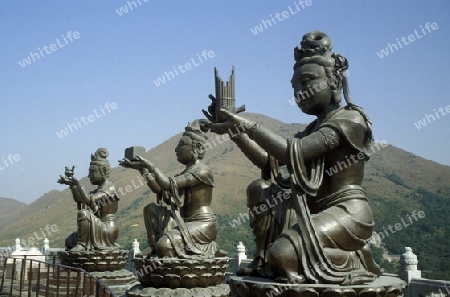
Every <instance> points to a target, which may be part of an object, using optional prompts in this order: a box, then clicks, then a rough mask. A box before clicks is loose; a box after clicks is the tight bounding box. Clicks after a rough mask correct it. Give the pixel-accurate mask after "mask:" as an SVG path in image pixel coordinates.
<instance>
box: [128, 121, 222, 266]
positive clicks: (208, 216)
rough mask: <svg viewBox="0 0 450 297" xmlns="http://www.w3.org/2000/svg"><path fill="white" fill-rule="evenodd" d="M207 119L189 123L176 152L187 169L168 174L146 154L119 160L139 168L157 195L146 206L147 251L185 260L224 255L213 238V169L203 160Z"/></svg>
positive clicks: (214, 233)
mask: <svg viewBox="0 0 450 297" xmlns="http://www.w3.org/2000/svg"><path fill="white" fill-rule="evenodd" d="M204 121H205V120H196V121H194V122H193V123H191V124H189V125H188V126H187V127H186V128H185V132H184V133H183V135H182V137H181V139H180V141H179V143H178V145H177V147H176V148H175V153H176V156H177V160H178V161H179V162H180V163H182V164H184V165H185V166H186V168H185V170H184V171H183V172H181V173H180V174H178V175H176V176H174V177H167V176H166V175H164V174H163V173H162V172H161V171H160V170H159V169H158V168H157V167H156V166H155V165H153V162H151V161H150V160H146V159H144V158H143V157H142V156H136V157H134V159H131V160H130V159H128V158H124V159H123V160H121V161H119V164H120V165H122V166H124V167H127V168H133V169H137V170H139V171H140V172H141V174H143V176H144V177H145V178H146V179H147V184H148V186H149V188H150V189H151V190H152V191H153V192H154V193H156V194H157V203H151V204H149V205H147V206H146V207H145V208H144V220H145V226H146V229H147V237H148V244H149V247H148V248H147V249H146V250H144V252H143V255H144V256H158V257H160V258H162V257H173V258H185V259H186V258H213V257H215V256H219V255H222V256H223V255H224V254H223V252H222V251H221V250H220V249H219V246H218V245H217V243H216V242H215V241H214V240H215V239H216V237H217V219H216V215H215V214H214V213H213V211H212V209H211V201H212V195H213V188H214V180H213V174H212V172H211V170H210V169H209V167H208V166H207V165H206V164H204V163H203V162H202V159H203V156H204V153H205V147H204V145H205V143H206V141H207V140H208V138H207V136H206V133H205V132H204V131H202V124H203V122H204Z"/></svg>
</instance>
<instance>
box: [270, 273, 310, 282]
mask: <svg viewBox="0 0 450 297" xmlns="http://www.w3.org/2000/svg"><path fill="white" fill-rule="evenodd" d="M275 281H276V282H277V283H284V284H303V283H304V282H305V281H306V278H305V277H304V276H303V275H301V274H298V273H295V272H290V273H289V277H285V276H279V277H277V278H275Z"/></svg>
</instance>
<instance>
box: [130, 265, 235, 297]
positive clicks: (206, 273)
mask: <svg viewBox="0 0 450 297" xmlns="http://www.w3.org/2000/svg"><path fill="white" fill-rule="evenodd" d="M133 261H134V265H135V268H136V276H137V277H138V279H139V282H140V283H141V284H140V285H137V286H134V287H133V288H131V289H130V290H128V291H127V296H128V297H144V296H145V297H149V296H180V297H190V296H205V297H208V296H211V297H212V296H214V297H222V296H223V297H225V296H229V293H230V288H229V286H228V285H226V284H225V283H224V281H225V274H226V270H227V268H228V265H229V262H230V258H228V257H222V258H212V259H179V258H158V257H150V258H135V259H133Z"/></svg>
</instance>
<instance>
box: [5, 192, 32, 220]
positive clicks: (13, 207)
mask: <svg viewBox="0 0 450 297" xmlns="http://www.w3.org/2000/svg"><path fill="white" fill-rule="evenodd" d="M26 207H27V204H25V203H23V202H20V201H17V200H14V199H11V198H3V197H0V224H4V223H5V221H7V220H8V218H10V217H12V216H14V215H16V214H19V213H20V212H21V211H23V210H24V209H25V208H26Z"/></svg>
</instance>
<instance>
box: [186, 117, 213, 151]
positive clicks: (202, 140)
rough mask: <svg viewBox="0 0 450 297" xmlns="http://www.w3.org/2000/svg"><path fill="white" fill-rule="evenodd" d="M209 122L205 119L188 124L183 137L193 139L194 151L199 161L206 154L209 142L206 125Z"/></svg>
mask: <svg viewBox="0 0 450 297" xmlns="http://www.w3.org/2000/svg"><path fill="white" fill-rule="evenodd" d="M207 122H208V121H207V120H205V119H197V120H194V121H193V122H192V123H188V125H187V126H186V128H185V132H184V133H183V136H188V137H190V138H191V139H192V144H193V149H194V151H195V154H196V155H197V157H198V158H199V159H202V158H203V156H204V154H205V152H206V149H205V144H206V142H207V141H208V136H207V135H206V133H205V132H206V131H207V129H206V128H205V126H204V124H205V123H207Z"/></svg>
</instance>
